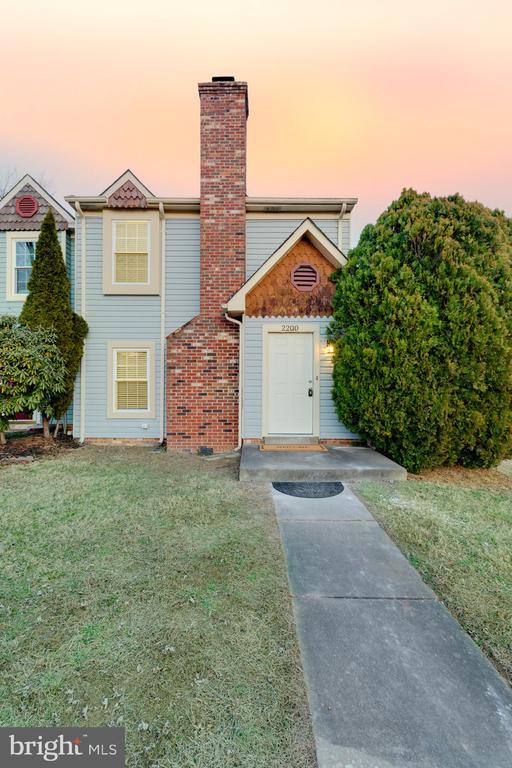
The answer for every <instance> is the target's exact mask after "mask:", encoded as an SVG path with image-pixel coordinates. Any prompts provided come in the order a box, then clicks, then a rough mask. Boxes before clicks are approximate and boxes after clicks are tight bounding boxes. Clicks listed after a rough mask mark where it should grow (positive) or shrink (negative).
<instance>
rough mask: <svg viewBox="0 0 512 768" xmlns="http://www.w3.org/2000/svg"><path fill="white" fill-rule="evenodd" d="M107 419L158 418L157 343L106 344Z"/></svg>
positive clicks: (124, 342)
mask: <svg viewBox="0 0 512 768" xmlns="http://www.w3.org/2000/svg"><path fill="white" fill-rule="evenodd" d="M107 368H108V371H107V382H108V384H107V387H108V393H107V394H108V397H107V418H109V419H142V421H145V420H146V419H154V418H156V416H157V408H156V403H157V392H156V387H157V378H156V344H155V342H154V341H149V340H146V339H144V340H142V339H130V340H127V339H120V340H116V341H109V342H107Z"/></svg>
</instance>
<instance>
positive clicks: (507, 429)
mask: <svg viewBox="0 0 512 768" xmlns="http://www.w3.org/2000/svg"><path fill="white" fill-rule="evenodd" d="M511 265H512V227H511V221H510V220H509V219H507V218H506V217H505V215H504V214H503V213H502V212H499V211H491V210H489V209H488V208H485V207H484V206H483V205H481V204H479V203H468V202H466V201H465V200H464V199H463V198H462V197H461V196H460V195H453V196H450V197H446V198H435V197H431V196H430V195H428V194H418V193H417V192H415V191H414V190H412V189H407V190H404V191H403V192H402V194H401V196H400V198H399V199H398V200H396V201H395V202H393V203H392V204H391V205H390V207H389V208H388V209H387V210H386V211H385V212H384V213H383V214H382V215H381V216H380V218H379V219H378V221H377V223H376V224H375V225H374V226H373V225H370V226H367V227H366V228H365V229H364V230H363V233H362V235H361V239H360V242H359V244H358V246H357V247H356V248H354V249H353V250H352V251H351V252H350V254H349V259H348V263H347V265H346V266H345V267H344V268H342V269H340V270H338V272H337V273H336V274H335V276H334V278H333V279H334V280H335V283H336V292H335V297H334V319H333V322H332V324H331V328H330V334H331V338H332V340H333V341H334V342H335V355H334V387H333V397H334V402H335V405H336V409H337V412H338V416H339V418H340V420H341V421H343V423H344V424H346V425H347V426H348V427H349V428H350V429H352V430H354V431H355V432H358V433H360V434H361V435H362V436H364V437H366V438H367V439H368V440H369V442H370V443H371V444H372V445H374V446H375V448H377V449H378V450H380V451H382V452H383V453H385V454H387V455H388V456H390V457H391V458H393V459H395V460H396V461H398V462H399V463H401V464H403V465H404V466H405V467H406V468H407V469H409V470H410V471H418V470H421V469H422V468H427V467H433V466H438V465H443V464H446V465H454V464H461V465H464V466H468V467H489V466H492V465H495V464H496V463H497V462H498V461H499V460H500V459H502V458H503V457H505V456H507V455H509V454H510V451H511V445H512V271H511Z"/></svg>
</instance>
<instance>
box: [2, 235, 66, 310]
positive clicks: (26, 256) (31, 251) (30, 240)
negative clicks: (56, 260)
mask: <svg viewBox="0 0 512 768" xmlns="http://www.w3.org/2000/svg"><path fill="white" fill-rule="evenodd" d="M38 239H39V232H37V231H30V230H26V231H24V232H22V231H20V230H18V231H13V232H7V273H6V276H5V277H6V280H5V288H6V290H5V298H6V299H7V301H25V299H26V298H27V295H28V281H29V280H30V275H31V273H32V267H33V265H34V260H35V258H36V245H37V241H38ZM59 241H60V247H61V249H62V258H63V259H64V260H65V255H64V254H65V252H66V233H65V231H62V232H60V233H59ZM1 298H3V297H1V296H0V299H1Z"/></svg>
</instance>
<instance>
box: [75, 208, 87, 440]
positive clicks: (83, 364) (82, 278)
mask: <svg viewBox="0 0 512 768" xmlns="http://www.w3.org/2000/svg"><path fill="white" fill-rule="evenodd" d="M75 210H76V212H77V214H78V216H79V217H80V312H81V313H82V317H83V318H84V320H86V304H85V302H86V266H85V216H84V212H83V211H82V208H81V206H80V203H79V202H78V200H77V201H76V202H75ZM75 281H76V269H75ZM75 291H76V287H75ZM86 360H87V339H84V353H83V355H82V359H81V361H80V426H79V434H78V442H79V443H80V444H82V443H83V442H84V441H85V369H86Z"/></svg>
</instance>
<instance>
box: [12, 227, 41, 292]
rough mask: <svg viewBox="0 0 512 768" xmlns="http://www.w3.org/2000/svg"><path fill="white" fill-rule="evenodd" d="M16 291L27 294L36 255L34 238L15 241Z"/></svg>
mask: <svg viewBox="0 0 512 768" xmlns="http://www.w3.org/2000/svg"><path fill="white" fill-rule="evenodd" d="M13 245H14V276H13V277H14V293H15V294H18V295H19V296H26V295H27V293H28V281H29V279H30V275H31V273H32V265H33V263H34V259H35V257H36V244H35V241H34V240H15V241H14V243H13Z"/></svg>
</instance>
